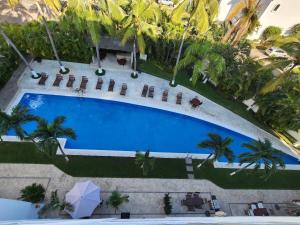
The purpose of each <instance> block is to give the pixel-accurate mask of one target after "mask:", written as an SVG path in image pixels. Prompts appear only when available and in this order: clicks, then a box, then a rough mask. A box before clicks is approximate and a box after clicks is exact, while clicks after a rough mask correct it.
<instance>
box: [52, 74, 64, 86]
mask: <svg viewBox="0 0 300 225" xmlns="http://www.w3.org/2000/svg"><path fill="white" fill-rule="evenodd" d="M62 80H63V76H62V75H60V74H56V78H55V80H54V82H53V86H54V87H59V85H60V82H61V81H62Z"/></svg>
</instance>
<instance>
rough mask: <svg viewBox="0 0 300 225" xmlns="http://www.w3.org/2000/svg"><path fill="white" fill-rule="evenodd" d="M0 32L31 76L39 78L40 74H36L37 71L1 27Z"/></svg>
mask: <svg viewBox="0 0 300 225" xmlns="http://www.w3.org/2000/svg"><path fill="white" fill-rule="evenodd" d="M0 34H1V36H2V37H3V38H4V40H5V41H6V42H7V44H8V45H9V46H11V47H12V48H13V49H14V50H15V52H16V53H17V54H18V55H19V57H20V58H21V60H22V61H23V62H24V63H25V65H26V66H27V67H28V69H29V70H30V72H31V74H32V78H35V79H36V78H39V77H40V76H39V75H38V74H37V72H36V71H35V70H34V69H33V68H32V66H31V65H30V64H29V63H28V62H27V60H26V58H25V57H24V56H23V55H22V53H21V52H20V51H19V49H18V48H17V47H16V46H15V44H14V43H13V42H12V41H11V40H10V39H9V37H7V35H6V34H5V33H4V31H3V30H2V29H0Z"/></svg>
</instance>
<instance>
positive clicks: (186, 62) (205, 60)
mask: <svg viewBox="0 0 300 225" xmlns="http://www.w3.org/2000/svg"><path fill="white" fill-rule="evenodd" d="M191 65H192V67H193V74H192V82H193V85H196V83H197V81H198V79H199V76H200V75H204V76H205V77H207V76H208V77H209V78H210V79H211V80H212V81H214V82H215V83H218V82H219V79H220V75H221V73H222V71H223V70H224V69H225V60H224V58H223V57H222V56H221V55H219V54H217V53H215V51H214V49H213V45H212V44H211V43H210V42H208V41H201V42H195V43H193V44H191V45H189V47H188V48H187V49H186V50H185V52H184V57H183V58H182V59H181V60H180V61H179V63H178V69H183V68H186V67H188V66H191Z"/></svg>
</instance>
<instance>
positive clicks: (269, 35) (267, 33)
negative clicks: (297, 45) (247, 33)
mask: <svg viewBox="0 0 300 225" xmlns="http://www.w3.org/2000/svg"><path fill="white" fill-rule="evenodd" d="M281 32H282V30H281V28H280V27H276V26H269V27H267V28H266V29H265V30H264V32H263V33H262V39H263V40H269V39H274V38H276V37H278V36H279V35H281Z"/></svg>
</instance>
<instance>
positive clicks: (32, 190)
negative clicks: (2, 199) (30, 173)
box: [20, 183, 46, 203]
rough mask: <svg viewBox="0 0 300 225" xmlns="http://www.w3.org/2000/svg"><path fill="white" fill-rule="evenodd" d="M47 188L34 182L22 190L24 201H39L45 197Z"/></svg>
mask: <svg viewBox="0 0 300 225" xmlns="http://www.w3.org/2000/svg"><path fill="white" fill-rule="evenodd" d="M45 192H46V190H45V188H44V187H43V186H42V185H41V184H36V183H33V184H32V185H29V186H27V187H25V188H24V189H22V190H21V197H20V199H22V200H23V201H27V202H32V203H39V202H41V201H43V200H44V198H45Z"/></svg>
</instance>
